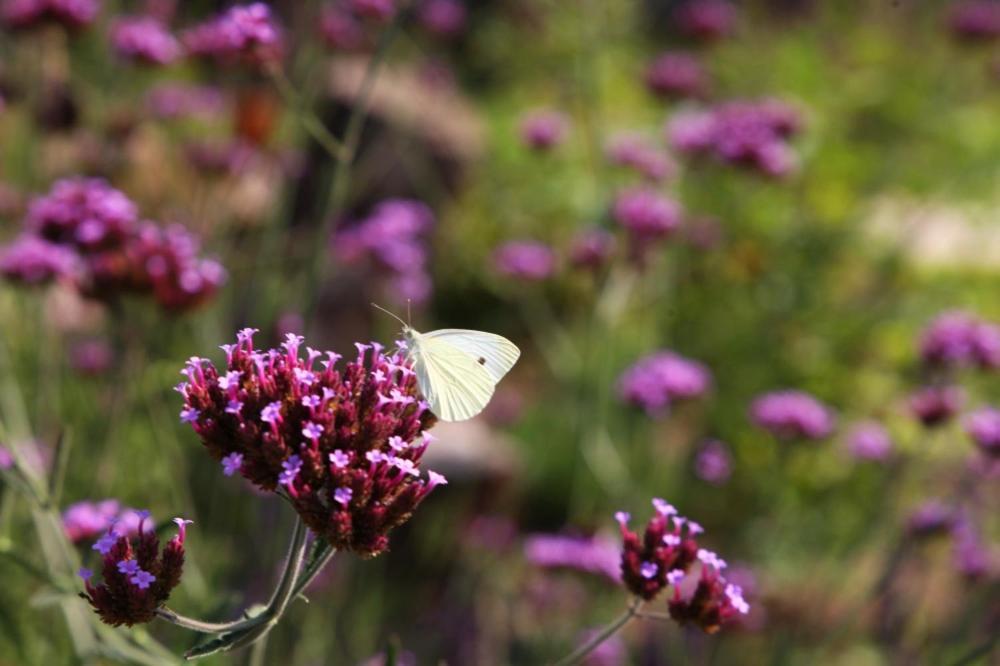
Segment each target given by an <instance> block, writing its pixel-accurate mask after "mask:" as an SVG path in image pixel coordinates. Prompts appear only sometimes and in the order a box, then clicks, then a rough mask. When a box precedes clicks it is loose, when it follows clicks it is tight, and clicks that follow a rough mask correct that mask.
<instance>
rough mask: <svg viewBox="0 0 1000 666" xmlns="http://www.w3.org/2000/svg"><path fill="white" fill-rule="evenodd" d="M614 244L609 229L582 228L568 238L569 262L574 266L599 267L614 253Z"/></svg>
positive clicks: (612, 235)
mask: <svg viewBox="0 0 1000 666" xmlns="http://www.w3.org/2000/svg"><path fill="white" fill-rule="evenodd" d="M615 244H616V243H615V237H614V234H612V233H611V232H609V231H606V230H604V229H601V228H600V227H592V228H589V229H582V230H580V231H578V232H577V233H576V234H574V235H573V238H572V239H571V240H570V244H569V256H568V259H569V263H570V265H571V266H573V267H574V268H587V269H598V268H601V267H602V266H604V265H605V264H606V263H607V262H608V261H609V260H610V259H611V256H612V254H614V251H615Z"/></svg>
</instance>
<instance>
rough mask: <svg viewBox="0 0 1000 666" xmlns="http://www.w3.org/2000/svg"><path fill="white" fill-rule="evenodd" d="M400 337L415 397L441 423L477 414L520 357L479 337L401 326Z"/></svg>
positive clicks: (507, 344) (496, 339)
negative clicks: (422, 400) (416, 389)
mask: <svg viewBox="0 0 1000 666" xmlns="http://www.w3.org/2000/svg"><path fill="white" fill-rule="evenodd" d="M373 305H374V303H373ZM375 307H378V306H377V305H376V306H375ZM379 309H380V310H382V308H379ZM383 311H384V312H388V311H387V310H383ZM389 314H392V313H391V312H390V313H389ZM392 316H394V317H395V315H392ZM396 319H398V320H399V321H400V322H401V323H402V320H401V319H399V317H396ZM403 337H404V338H405V340H406V345H407V354H408V356H409V358H410V361H411V362H412V363H413V371H414V372H415V373H416V374H417V385H418V386H419V387H420V392H421V393H423V395H424V398H425V399H426V400H427V403H428V404H429V405H430V407H431V411H432V412H434V414H435V416H437V417H438V418H439V419H441V420H442V421H464V420H466V419H471V418H472V417H473V416H475V415H476V414H478V413H479V412H481V411H483V409H485V407H486V405H487V404H488V403H489V401H490V398H492V397H493V392H494V390H495V389H496V385H497V383H498V382H499V381H500V380H501V379H503V376H504V375H506V374H507V372H508V371H510V369H511V368H513V367H514V364H515V363H516V362H517V359H518V358H519V357H520V356H521V350H520V349H518V348H517V345H515V344H514V343H513V342H511V341H510V340H508V339H507V338H505V337H503V336H500V335H496V334H494V333H486V332H484V331H470V330H466V329H461V328H443V329H441V330H438V331H431V332H429V333H421V332H419V331H417V330H414V329H413V328H411V327H410V326H408V325H407V324H405V323H403Z"/></svg>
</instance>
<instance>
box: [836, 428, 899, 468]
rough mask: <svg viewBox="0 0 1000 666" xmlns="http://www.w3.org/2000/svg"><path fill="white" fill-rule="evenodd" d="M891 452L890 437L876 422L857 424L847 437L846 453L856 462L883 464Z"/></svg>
mask: <svg viewBox="0 0 1000 666" xmlns="http://www.w3.org/2000/svg"><path fill="white" fill-rule="evenodd" d="M892 450H893V444H892V437H891V436H890V435H889V432H888V431H887V430H886V429H885V427H884V426H882V424H880V423H878V422H877V421H864V422H862V423H858V424H856V425H855V426H854V427H853V428H851V430H850V432H849V433H848V435H847V451H848V453H850V454H851V455H852V456H854V457H855V458H857V459H858V460H868V461H872V462H884V461H886V460H888V459H889V457H890V456H891V455H892Z"/></svg>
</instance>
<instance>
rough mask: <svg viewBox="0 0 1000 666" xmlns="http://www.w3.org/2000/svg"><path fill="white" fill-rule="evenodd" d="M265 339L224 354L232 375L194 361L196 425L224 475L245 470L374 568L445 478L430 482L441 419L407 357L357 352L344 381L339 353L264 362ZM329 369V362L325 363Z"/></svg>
mask: <svg viewBox="0 0 1000 666" xmlns="http://www.w3.org/2000/svg"><path fill="white" fill-rule="evenodd" d="M255 332H256V331H254V330H253V329H244V330H243V331H241V332H240V333H239V335H238V336H237V343H236V344H235V345H224V346H223V349H224V350H225V352H226V366H225V368H224V369H222V370H219V369H216V368H215V366H214V365H212V364H211V363H210V362H209V361H207V360H206V359H199V358H194V359H191V361H189V362H188V366H187V368H186V369H185V370H184V371H183V373H184V374H185V375H186V376H187V378H188V381H187V382H185V383H183V384H181V385H180V386H179V387H178V390H179V391H180V393H181V394H182V395H183V396H184V400H185V406H184V409H183V410H182V411H181V420H182V421H186V422H189V423H190V424H191V425H192V427H193V428H194V430H195V432H196V433H198V435H199V437H200V438H201V441H202V443H203V444H204V445H205V447H206V448H207V449H208V451H209V453H210V454H211V455H212V457H213V458H215V459H216V460H218V461H220V462H221V463H222V466H223V470H224V473H226V474H233V473H235V472H236V471H239V472H240V474H241V475H242V476H244V477H245V478H247V479H249V480H250V481H251V482H252V483H254V484H255V485H256V486H258V487H259V488H261V489H263V490H267V491H279V492H282V494H284V495H286V496H287V497H288V499H289V501H290V502H291V504H292V505H293V506H294V508H295V510H296V511H297V512H298V513H299V515H300V516H301V517H302V519H303V520H304V521H305V523H306V524H307V525H308V526H309V528H310V529H312V530H313V531H314V532H316V533H317V534H319V535H321V536H323V537H324V538H326V539H327V540H328V541H329V542H330V543H331V544H333V545H334V546H336V547H337V548H339V549H342V550H351V551H354V552H356V553H358V554H359V555H361V556H363V557H373V556H375V555H378V554H379V553H381V552H383V551H384V550H385V549H386V548H387V547H388V545H389V540H388V533H389V532H390V531H391V530H392V529H393V528H395V527H397V526H399V525H401V524H403V523H404V522H406V521H407V520H408V519H409V518H410V516H411V515H412V513H413V511H414V509H416V507H417V505H418V504H420V502H421V501H422V500H423V499H424V497H426V496H427V494H428V493H430V491H431V490H432V489H433V488H434V487H435V486H436V485H439V484H442V483H446V481H445V479H444V477H443V476H441V475H440V474H437V473H435V472H429V474H428V477H429V478H428V479H427V480H423V479H422V478H421V475H420V468H419V465H420V460H421V458H422V456H423V454H424V451H425V450H426V448H427V444H428V442H429V440H430V436H429V435H428V434H426V432H425V431H426V430H427V429H428V428H429V427H430V426H432V425H433V424H434V422H435V421H436V419H435V417H434V416H433V414H431V412H430V411H429V410H428V408H427V404H426V403H425V402H424V401H423V400H421V399H420V397H419V395H418V392H417V383H416V377H415V375H414V372H413V370H412V369H411V368H410V365H409V362H408V361H407V359H406V356H405V355H404V354H403V353H401V352H398V351H397V352H395V353H393V354H386V353H383V349H382V346H381V345H379V344H377V343H372V344H367V345H363V344H357V347H358V354H357V357H356V359H355V360H354V361H351V362H349V363H347V365H346V367H345V368H344V369H343V370H338V369H337V367H336V366H337V362H338V360H339V359H340V355H339V354H335V353H333V352H325V353H321V352H318V351H316V350H314V349H311V348H308V347H307V348H306V355H305V358H302V357H300V355H299V348H300V346H301V344H302V342H303V339H302V338H301V337H299V336H296V335H293V334H289V335H288V336H287V337H286V342H285V343H283V344H282V346H281V348H280V349H271V350H268V351H257V350H255V349H254V347H253V334H254V333H255ZM321 358H322V359H323V360H322V361H320V359H321Z"/></svg>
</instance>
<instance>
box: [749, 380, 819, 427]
mask: <svg viewBox="0 0 1000 666" xmlns="http://www.w3.org/2000/svg"><path fill="white" fill-rule="evenodd" d="M750 418H751V420H753V422H754V423H756V424H757V425H758V426H759V427H761V428H763V429H765V430H767V431H769V432H770V433H771V434H772V435H774V436H775V437H778V438H781V439H822V438H824V437H826V436H827V435H829V434H830V433H831V432H833V427H834V416H833V412H831V411H830V409H829V408H827V407H826V406H825V405H824V404H823V403H821V402H820V401H819V400H817V399H816V398H814V397H813V396H811V395H809V394H808V393H805V392H804V391H774V392H771V393H765V394H764V395H761V396H760V397H758V398H757V399H755V400H754V401H753V403H752V404H751V405H750Z"/></svg>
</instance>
